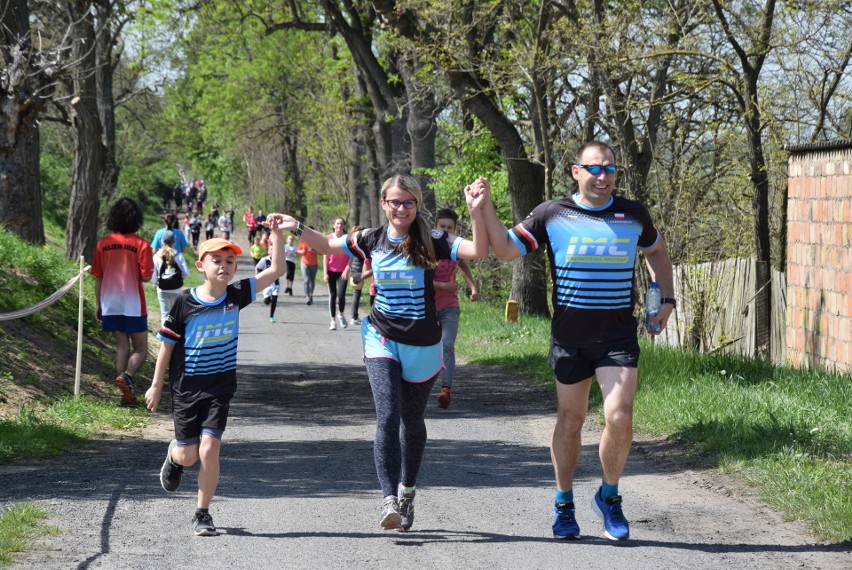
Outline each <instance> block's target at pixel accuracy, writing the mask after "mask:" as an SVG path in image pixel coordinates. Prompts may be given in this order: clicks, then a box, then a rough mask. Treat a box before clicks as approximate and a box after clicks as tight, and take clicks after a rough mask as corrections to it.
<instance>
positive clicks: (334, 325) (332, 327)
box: [328, 321, 337, 331]
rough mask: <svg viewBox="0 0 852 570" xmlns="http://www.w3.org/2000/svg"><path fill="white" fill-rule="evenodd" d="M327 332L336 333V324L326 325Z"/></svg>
mask: <svg viewBox="0 0 852 570" xmlns="http://www.w3.org/2000/svg"><path fill="white" fill-rule="evenodd" d="M328 330H330V331H336V330H337V323H335V322H334V321H331V324H330V325H328Z"/></svg>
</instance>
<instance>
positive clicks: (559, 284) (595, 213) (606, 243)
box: [509, 196, 660, 347]
mask: <svg viewBox="0 0 852 570" xmlns="http://www.w3.org/2000/svg"><path fill="white" fill-rule="evenodd" d="M509 237H510V238H511V240H512V241H513V242H514V243H515V245H516V246H517V247H518V249H519V250H520V251H521V254H522V255H526V254H527V253H530V252H532V251H535V250H537V249H538V248H539V247H541V246H542V245H547V255H548V258H549V261H550V277H551V280H552V282H553V297H552V301H553V308H554V315H553V322H552V328H551V335H552V337H553V340H554V341H555V342H557V343H558V344H562V345H565V346H577V347H588V346H596V345H600V344H602V343H607V344H608V343H613V342H619V341H622V340H626V339H630V338H635V337H636V319H635V317H634V316H633V298H632V295H631V293H632V290H633V277H634V267H635V262H636V251H637V248H638V249H641V250H645V249H649V248H651V247H653V246H654V245H655V244H656V243H657V240H659V239H660V237H659V233H658V232H657V230H656V228H655V227H654V224H653V223H652V221H651V216H650V214H649V213H648V210H647V209H646V208H645V207H644V206H643V205H642V204H641V203H639V202H636V201H634V200H628V199H626V198H622V197H619V196H613V197H611V198H610V201H609V203H608V204H607V205H606V206H603V207H601V208H591V207H589V206H586V205H584V204H582V203H580V202H579V201H578V200H576V199H575V196H571V197H568V198H563V199H561V200H550V201H547V202H544V203H542V204H540V205H539V206H538V207H536V208H535V210H533V211H532V213H531V214H530V215H529V216H527V218H526V219H525V220H524V221H522V222H521V223H519V224H518V225H516V226H515V227H514V228H512V229H510V230H509Z"/></svg>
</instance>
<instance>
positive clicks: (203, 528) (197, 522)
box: [192, 513, 219, 536]
mask: <svg viewBox="0 0 852 570" xmlns="http://www.w3.org/2000/svg"><path fill="white" fill-rule="evenodd" d="M192 532H194V533H195V536H218V535H219V531H217V530H216V525H214V524H213V517H211V516H210V513H195V514H194V515H193V516H192Z"/></svg>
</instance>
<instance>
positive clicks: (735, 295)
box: [657, 258, 787, 364]
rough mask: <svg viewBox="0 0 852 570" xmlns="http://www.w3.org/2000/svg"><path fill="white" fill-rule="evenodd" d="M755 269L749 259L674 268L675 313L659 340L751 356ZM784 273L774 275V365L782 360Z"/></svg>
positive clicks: (682, 345)
mask: <svg viewBox="0 0 852 570" xmlns="http://www.w3.org/2000/svg"><path fill="white" fill-rule="evenodd" d="M755 271H756V262H755V260H754V259H753V258H750V259H727V260H724V261H718V262H711V263H701V264H697V265H689V266H686V265H680V266H677V267H675V269H674V279H675V295H676V298H677V300H678V306H677V309H675V311H674V312H673V313H672V316H671V318H670V319H669V322H668V325H667V326H666V330H665V331H663V332H662V333H661V334H660V336H659V337H658V341H657V342H662V343H664V344H668V345H672V346H677V347H681V348H690V349H695V350H700V351H702V352H711V351H725V352H736V353H739V354H743V355H747V356H754V354H755V346H754V344H755V343H754V338H755V319H754V316H755V299H754V297H755ZM785 280H786V278H785V274H784V273H781V272H778V271H775V270H773V271H772V331H771V341H770V342H771V345H772V346H771V351H772V352H771V353H772V361H773V362H775V363H778V364H781V363H784V362H785V359H786V352H787V351H786V334H787V333H786V329H787V324H786V319H785V307H786V306H787V303H786V299H785V295H786V281H785Z"/></svg>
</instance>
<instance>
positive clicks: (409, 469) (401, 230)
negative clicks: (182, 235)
mask: <svg viewBox="0 0 852 570" xmlns="http://www.w3.org/2000/svg"><path fill="white" fill-rule="evenodd" d="M485 190H487V189H486V188H484V187H483V186H482V185H481V184H479V185H472V186H468V187H467V188H465V195H466V200H467V204H468V207H469V208H470V216H471V221H472V222H473V223H472V226H473V241H470V240H464V239H462V238H460V237H457V236H453V235H449V234H447V233H446V232H442V231H438V230H434V231H433V230H432V229H431V228H430V227H429V224H428V223H427V222H426V221H425V220H424V219H423V217H422V216H421V215H420V209H421V208H422V207H423V192H422V191H421V189H420V186H419V185H418V183H417V181H416V180H415V179H414V178H412V177H410V176H394V177H393V178H390V179H388V180H387V181H386V182H385V183H384V185H383V186H382V193H381V206H382V209H383V210H384V213H385V216H386V217H387V220H388V223H387V224H385V225H384V226H382V227H380V228H372V229H365V230H361V231H358V232H356V233H354V234H352V235H349V234H346V235H343V236H342V237H339V238H337V237H331V238H329V237H326V236H324V235H323V234H321V233H319V232H316V231H314V230H312V229H310V228H306V227H305V226H304V225H303V224H302V223H301V222H299V221H298V220H296V219H295V218H292V217H290V216H284V218H283V221H282V227H284V228H287V229H291V230H293V231H294V232H295V233H297V234H302V243H309V244H310V245H311V247H313V248H315V249H316V250H317V251H318V252H319V253H321V254H323V255H329V254H341V253H345V254H346V255H348V256H349V257H350V258H355V257H359V258H361V259H372V263H373V265H372V267H373V279H374V280H375V284H376V291H377V297H376V303H375V305H374V306H373V309H372V311H371V312H370V315H369V316H367V317H365V318H364V319H363V321H362V322H361V335H362V338H363V343H364V363H365V364H366V367H367V376H368V377H369V379H370V388H371V389H372V392H373V401H374V402H375V405H376V435H375V443H374V446H373V456H374V459H375V463H376V473H377V475H378V478H379V484H380V485H381V488H382V494H383V497H384V498H383V499H382V506H381V511H380V515H379V524H380V526H381V527H382V528H383V529H385V530H390V529H402V530H408V529H410V528H411V525H412V524H413V522H414V493H415V484H416V482H417V474H418V472H419V471H420V464H421V462H422V460H423V451H424V449H425V447H426V420H425V413H426V404H427V402H428V400H429V394H430V392H431V390H432V386H433V385H434V383H435V379H436V378H437V377H438V375H439V374H440V373H441V370H442V369H443V362H442V358H441V355H442V347H441V326H440V324H439V322H438V318H437V315H436V311H435V290H434V285H433V280H434V273H435V266H436V265H437V262H438V260H439V259H453V260H458V259H481V258H483V257H485V256H486V255H487V254H488V240H487V239H486V238H485V231H484V230H485V228H484V226H482V225H481V224H479V223H478V221H479V220H480V219H481V210H482V207H483V204H484V200H485V194H483V192H484V191H485Z"/></svg>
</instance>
